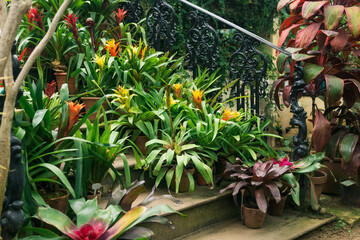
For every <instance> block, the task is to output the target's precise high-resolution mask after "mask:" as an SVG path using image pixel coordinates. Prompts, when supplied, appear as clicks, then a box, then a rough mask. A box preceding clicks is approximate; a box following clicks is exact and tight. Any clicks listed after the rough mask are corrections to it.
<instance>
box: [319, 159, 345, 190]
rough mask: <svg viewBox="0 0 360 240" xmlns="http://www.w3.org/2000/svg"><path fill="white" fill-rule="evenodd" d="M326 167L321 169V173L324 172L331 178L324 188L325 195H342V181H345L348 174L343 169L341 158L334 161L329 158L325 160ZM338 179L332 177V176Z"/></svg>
mask: <svg viewBox="0 0 360 240" xmlns="http://www.w3.org/2000/svg"><path fill="white" fill-rule="evenodd" d="M324 165H325V166H326V168H325V167H324V168H320V170H321V171H324V172H325V173H326V174H327V175H328V176H329V177H328V178H327V180H326V183H325V185H324V188H323V193H328V194H340V179H345V178H346V177H347V174H346V172H345V171H343V170H342V168H341V158H335V159H334V160H332V159H329V158H327V157H325V158H324ZM330 171H331V172H332V174H333V175H334V177H335V178H336V180H337V181H336V182H335V179H334V178H333V177H332V174H331V173H330Z"/></svg>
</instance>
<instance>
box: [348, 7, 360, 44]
mask: <svg viewBox="0 0 360 240" xmlns="http://www.w3.org/2000/svg"><path fill="white" fill-rule="evenodd" d="M345 12H346V16H347V20H348V24H349V29H350V31H351V32H352V34H353V36H354V37H358V36H359V34H360V21H359V19H360V8H359V7H347V8H345Z"/></svg>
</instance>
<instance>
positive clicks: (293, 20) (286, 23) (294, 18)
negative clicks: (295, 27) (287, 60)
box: [279, 15, 304, 35]
mask: <svg viewBox="0 0 360 240" xmlns="http://www.w3.org/2000/svg"><path fill="white" fill-rule="evenodd" d="M299 21H301V22H303V21H304V20H303V18H302V17H301V16H299V15H293V16H290V17H288V18H286V19H285V20H284V21H283V22H282V24H281V25H280V28H279V35H281V33H282V31H283V30H284V29H287V28H288V27H290V26H291V25H292V24H297V23H299Z"/></svg>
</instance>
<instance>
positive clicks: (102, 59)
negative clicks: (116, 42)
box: [94, 55, 106, 70]
mask: <svg viewBox="0 0 360 240" xmlns="http://www.w3.org/2000/svg"><path fill="white" fill-rule="evenodd" d="M105 60H106V56H102V57H100V56H98V55H95V60H94V62H96V64H97V65H98V66H99V68H100V70H103V68H104V65H105Z"/></svg>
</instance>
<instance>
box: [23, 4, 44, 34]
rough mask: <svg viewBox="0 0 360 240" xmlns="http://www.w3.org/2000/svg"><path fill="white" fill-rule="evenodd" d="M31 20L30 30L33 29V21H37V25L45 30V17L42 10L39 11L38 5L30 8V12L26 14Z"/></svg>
mask: <svg viewBox="0 0 360 240" xmlns="http://www.w3.org/2000/svg"><path fill="white" fill-rule="evenodd" d="M26 16H27V18H28V22H29V31H32V30H33V25H32V24H33V23H34V22H36V24H37V26H38V27H39V28H40V29H42V30H44V24H43V18H44V16H43V15H42V12H40V13H39V12H38V9H37V8H36V7H33V8H30V10H29V12H28V13H27V14H26Z"/></svg>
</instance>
